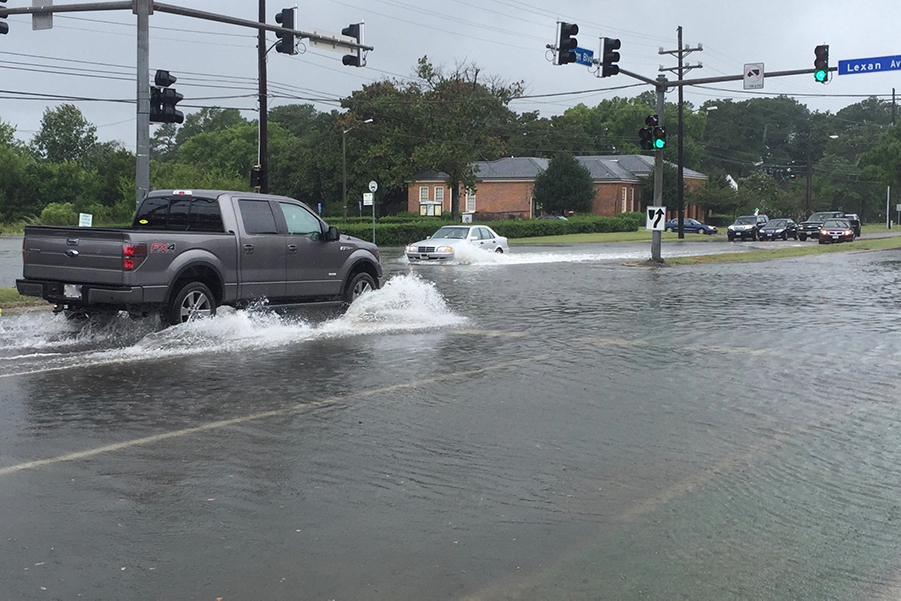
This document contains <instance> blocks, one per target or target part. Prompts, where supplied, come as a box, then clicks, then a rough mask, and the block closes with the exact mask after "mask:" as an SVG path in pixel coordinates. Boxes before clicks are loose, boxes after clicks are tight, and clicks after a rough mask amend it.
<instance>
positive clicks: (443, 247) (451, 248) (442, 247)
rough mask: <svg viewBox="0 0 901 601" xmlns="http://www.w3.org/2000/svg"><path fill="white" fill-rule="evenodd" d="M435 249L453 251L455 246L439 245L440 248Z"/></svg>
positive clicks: (445, 251)
mask: <svg viewBox="0 0 901 601" xmlns="http://www.w3.org/2000/svg"><path fill="white" fill-rule="evenodd" d="M435 251H436V252H440V253H452V252H454V247H453V246H439V247H438V248H436V249H435Z"/></svg>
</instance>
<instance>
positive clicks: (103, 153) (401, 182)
mask: <svg viewBox="0 0 901 601" xmlns="http://www.w3.org/2000/svg"><path fill="white" fill-rule="evenodd" d="M416 75H417V77H416V78H415V79H412V80H408V81H407V80H404V81H401V80H397V79H390V78H387V79H384V80H380V81H377V82H374V83H371V84H367V85H364V86H362V88H360V89H359V90H356V91H354V92H353V93H351V94H350V96H348V97H346V98H344V99H342V100H341V110H332V111H330V112H322V111H319V110H317V109H315V108H314V107H313V106H312V105H309V104H293V105H286V106H279V107H276V108H273V109H272V110H271V111H270V113H269V119H268V121H269V129H268V136H269V174H268V177H269V187H270V191H271V192H272V193H277V194H284V195H287V196H291V197H293V198H297V199H298V200H301V201H304V202H307V203H308V204H310V205H311V206H313V207H314V208H315V207H317V206H318V204H320V203H321V204H322V205H323V214H324V215H326V216H339V215H341V214H342V213H343V211H344V205H343V200H342V183H343V178H342V164H343V157H344V154H343V153H342V141H343V142H345V143H346V165H347V190H348V199H349V204H350V214H351V215H353V214H354V213H355V210H356V208H357V201H358V199H359V198H360V195H361V194H362V192H365V191H366V185H367V182H369V181H370V180H376V181H378V182H379V201H380V210H381V211H382V212H383V214H391V213H397V212H402V211H405V210H406V199H407V190H406V186H407V182H408V181H410V180H411V178H412V177H413V176H414V175H416V174H417V173H419V172H422V171H427V170H437V171H443V172H445V173H447V174H448V176H449V182H448V183H449V185H450V187H451V190H452V199H451V200H452V204H453V207H454V208H455V210H456V208H457V207H459V202H460V189H461V188H464V189H466V188H470V189H471V188H472V187H473V186H475V185H476V183H477V181H478V174H477V173H473V172H472V170H471V169H470V164H471V163H472V162H473V161H479V160H495V159H498V158H502V157H505V156H533V157H545V158H551V157H560V156H579V155H604V154H637V153H640V152H642V151H641V150H640V148H639V139H638V130H639V129H640V128H641V127H642V126H643V125H644V121H645V118H646V117H647V116H648V115H649V114H651V113H653V112H655V108H654V107H655V106H656V94H655V92H653V91H650V90H649V91H647V92H644V93H642V94H640V95H638V96H635V97H631V98H619V97H616V98H611V99H607V100H603V101H601V102H599V103H598V104H597V105H595V106H591V107H589V106H586V105H584V104H579V105H577V106H574V107H572V108H570V109H568V110H566V111H565V112H564V113H563V114H561V115H556V116H552V117H541V116H539V114H538V112H537V111H536V112H517V111H515V110H514V109H513V108H511V105H512V106H515V101H516V100H517V99H519V98H521V97H523V95H524V94H525V84H524V83H523V82H512V83H511V82H506V81H503V80H501V79H499V78H488V77H486V76H485V75H484V74H483V73H482V72H481V71H480V69H478V67H476V66H475V65H472V64H465V63H464V64H460V65H457V66H456V67H454V68H453V69H442V68H438V67H436V66H434V65H433V64H432V63H431V62H430V61H429V60H428V58H427V57H423V58H421V59H420V60H419V61H418V63H417V66H416ZM677 109H678V107H677V106H676V105H675V104H674V103H667V104H666V109H665V110H666V115H665V120H666V123H668V124H674V123H676V120H677ZM369 120H371V122H367V121H369ZM893 120H894V115H893V107H892V106H891V104H890V103H889V102H887V101H884V100H880V99H878V98H868V99H866V100H863V101H861V102H858V103H856V104H852V105H850V106H848V107H846V108H844V109H842V110H840V111H838V112H836V113H831V112H828V111H827V112H818V111H810V110H809V109H808V108H807V107H806V106H804V105H803V104H801V103H800V102H798V101H797V100H795V99H793V98H790V97H787V96H779V97H775V98H752V99H750V100H744V101H735V100H728V99H725V100H708V101H705V102H704V103H703V104H701V105H700V106H693V105H692V104H690V103H687V104H686V105H685V107H684V136H685V137H684V148H685V151H684V156H685V167H687V168H690V169H694V170H696V171H700V172H702V173H704V174H706V175H708V176H709V181H708V183H707V185H706V186H704V187H701V188H699V189H696V190H691V191H686V202H690V203H694V204H698V205H700V206H701V207H703V208H704V209H706V210H708V211H710V212H711V213H715V214H721V215H734V214H736V213H743V212H747V211H753V210H754V209H760V210H761V212H766V213H767V214H769V215H780V216H781V215H785V216H794V217H804V216H806V214H807V213H809V212H811V211H814V210H822V209H837V210H846V211H849V212H851V211H853V212H856V213H859V214H861V215H862V216H863V217H864V219H866V220H879V219H884V212H885V189H886V186H889V185H891V186H896V187H897V186H898V185H899V184H901V181H899V180H901V126H898V125H893ZM154 127H155V129H154V131H153V136H152V140H151V186H152V187H153V188H157V189H162V188H216V189H237V190H245V189H249V185H250V184H249V174H250V170H251V167H252V166H253V165H254V164H256V162H257V144H258V123H257V121H253V120H248V119H245V118H244V117H243V116H242V115H241V113H240V112H239V111H238V110H237V109H228V108H216V107H213V108H205V109H202V110H200V111H198V112H196V113H192V114H189V115H187V116H186V118H185V122H184V124H182V125H177V124H162V125H155V126H154ZM668 131H669V135H668V150H667V151H665V152H666V155H665V156H666V158H667V160H668V161H670V162H675V157H676V152H675V148H676V136H675V127H672V126H671V127H669V128H668ZM15 134H16V130H15V128H14V127H13V126H12V125H10V124H8V123H6V122H4V121H3V120H2V115H0V223H15V222H27V221H31V220H40V221H43V222H52V221H54V220H59V219H68V218H70V217H71V216H72V215H75V214H77V213H78V212H88V213H92V214H94V215H95V223H123V222H127V221H128V220H129V219H130V217H131V215H132V213H133V211H134V197H135V183H134V176H135V157H134V154H133V153H132V152H130V151H128V150H126V149H125V148H124V147H123V146H122V144H120V143H118V142H100V141H98V139H97V135H96V127H95V126H94V125H93V124H91V123H89V122H88V121H87V120H86V119H85V117H84V116H83V115H82V113H81V112H80V111H79V110H78V108H77V107H75V106H74V105H71V104H62V105H59V106H56V107H53V108H48V109H47V110H46V111H45V112H44V115H43V119H42V121H41V126H40V129H39V131H38V132H37V134H35V136H34V137H33V138H32V139H31V140H30V141H28V142H23V141H19V140H18V139H17V138H16V135H15ZM727 176H728V177H727ZM730 179H731V182H730ZM732 182H734V183H737V186H738V187H737V190H736V189H734V188H733V185H732ZM647 187H648V189H649V190H650V189H652V187H653V184H652V183H651V182H648V184H647ZM675 198H676V178H675V168H668V169H667V170H666V173H665V174H664V203H665V204H666V205H667V206H670V207H674V206H675V202H676V201H675ZM645 199H647V200H649V199H650V196H649V195H645Z"/></svg>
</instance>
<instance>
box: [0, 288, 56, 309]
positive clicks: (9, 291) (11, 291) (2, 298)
mask: <svg viewBox="0 0 901 601" xmlns="http://www.w3.org/2000/svg"><path fill="white" fill-rule="evenodd" d="M40 305H46V306H50V305H49V303H47V301H45V300H44V299H42V298H38V297H36V296H22V295H21V294H19V293H18V291H17V290H16V289H15V288H0V309H12V308H14V307H37V306H40Z"/></svg>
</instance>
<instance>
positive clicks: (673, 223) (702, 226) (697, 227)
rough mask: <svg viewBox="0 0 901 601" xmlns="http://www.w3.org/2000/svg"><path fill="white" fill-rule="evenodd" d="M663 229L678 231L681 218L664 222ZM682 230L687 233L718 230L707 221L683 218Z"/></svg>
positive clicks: (705, 232) (707, 232)
mask: <svg viewBox="0 0 901 601" xmlns="http://www.w3.org/2000/svg"><path fill="white" fill-rule="evenodd" d="M663 229H665V230H666V231H668V232H678V231H679V220H678V219H670V220H669V221H667V222H666V223H664V224H663ZM682 231H683V232H685V233H686V234H689V233H691V234H715V233H716V232H717V230H716V226H715V225H707V224H706V223H701V222H700V221H697V220H695V219H683V220H682Z"/></svg>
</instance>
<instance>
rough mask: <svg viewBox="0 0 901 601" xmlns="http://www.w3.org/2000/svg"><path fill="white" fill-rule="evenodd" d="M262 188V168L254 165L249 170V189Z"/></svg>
mask: <svg viewBox="0 0 901 601" xmlns="http://www.w3.org/2000/svg"><path fill="white" fill-rule="evenodd" d="M262 186H263V166H262V165H254V166H253V167H251V168H250V187H251V188H255V189H260V188H261V187H262Z"/></svg>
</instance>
